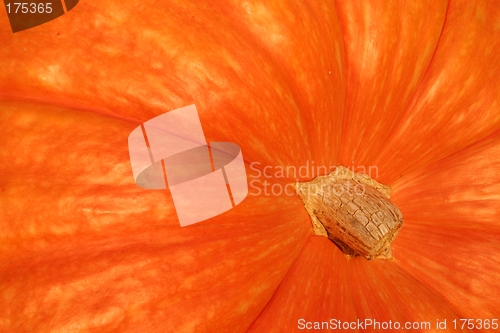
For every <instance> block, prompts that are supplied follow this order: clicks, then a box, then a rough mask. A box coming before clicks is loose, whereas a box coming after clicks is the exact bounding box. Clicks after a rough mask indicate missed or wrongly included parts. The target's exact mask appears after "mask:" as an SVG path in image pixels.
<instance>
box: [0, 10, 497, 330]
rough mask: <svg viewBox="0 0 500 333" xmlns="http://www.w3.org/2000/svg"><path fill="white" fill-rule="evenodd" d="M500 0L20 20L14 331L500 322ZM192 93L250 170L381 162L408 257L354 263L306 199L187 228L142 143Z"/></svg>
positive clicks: (15, 86)
mask: <svg viewBox="0 0 500 333" xmlns="http://www.w3.org/2000/svg"><path fill="white" fill-rule="evenodd" d="M498 7H499V6H498V5H496V3H494V2H487V1H475V2H474V3H472V2H469V1H452V2H449V3H447V2H437V1H426V2H418V4H417V3H415V4H408V3H407V2H403V1H401V2H393V3H390V4H382V2H377V1H371V2H370V1H366V2H363V4H362V6H361V3H360V4H356V3H354V2H347V1H338V2H336V3H333V2H327V1H324V2H318V1H314V2H313V1H311V2H306V1H304V2H299V1H294V2H290V3H285V2H281V1H276V2H273V1H265V2H249V1H245V2H240V1H233V2H219V1H215V2H210V3H208V2H207V3H205V4H199V3H197V4H196V5H195V4H189V3H185V2H180V1H179V2H168V3H167V2H154V1H146V2H141V3H140V4H131V3H130V2H128V3H123V2H117V1H107V2H105V3H99V4H90V3H87V2H81V3H80V4H79V5H78V6H77V7H75V8H74V9H73V10H72V11H71V12H69V13H68V14H66V15H64V16H63V17H60V18H58V19H56V20H54V21H51V22H49V23H47V24H45V25H43V26H40V27H38V28H34V29H30V30H26V31H24V32H20V33H16V34H12V33H10V28H9V26H8V22H7V18H6V16H5V15H3V16H2V15H0V29H1V32H2V33H1V34H0V38H1V44H2V48H1V49H0V64H1V66H2V71H0V93H1V102H0V107H1V113H0V117H1V124H3V125H4V126H3V128H2V132H1V134H0V135H1V136H0V142H1V150H0V160H1V161H2V164H1V166H0V168H1V174H2V179H1V180H0V188H1V192H0V195H1V200H0V205H1V206H0V214H1V215H0V216H1V218H0V223H1V224H2V225H1V230H3V232H2V234H1V235H2V236H1V237H2V240H1V242H0V247H1V252H0V296H1V300H2V301H1V302H0V310H1V311H0V331H9V332H37V331H39V332H46V331H51V332H75V331H82V332H85V331H99V332H101V331H102V332H106V331H116V332H164V331H172V332H245V331H248V330H249V331H255V332H266V331H270V332H276V331H282V332H290V331H295V330H297V321H298V319H300V318H306V319H307V320H308V321H315V320H320V321H324V320H329V319H330V318H332V317H333V318H338V319H340V320H343V321H345V320H356V319H357V318H361V319H363V318H376V319H377V320H380V321H383V320H392V321H400V322H405V321H417V320H418V321H431V322H432V323H434V322H435V320H436V319H441V320H444V319H445V318H446V319H448V322H449V321H450V320H453V319H458V318H494V317H498V316H499V314H500V313H499V310H498V309H500V300H499V299H498V297H497V296H496V295H498V294H499V291H500V290H499V287H498V286H497V285H498V284H497V283H496V282H497V281H498V279H499V278H500V270H499V269H498V267H499V265H498V264H499V261H500V257H499V255H498V251H497V250H498V249H499V248H500V241H499V239H500V237H499V236H500V228H499V226H500V224H499V223H498V220H499V217H500V214H499V210H498V206H499V203H500V202H499V201H500V198H499V197H498V193H499V190H500V187H499V184H500V175H499V173H498V172H497V170H499V168H500V117H499V115H500V110H499V98H500V83H499V80H498V77H499V75H500V66H499V65H498V64H500V59H499V58H500V55H499V54H498V52H495V50H498V48H499V47H500V45H499V44H500V38H499V37H500V36H499V35H500V26H499V25H498V22H500V8H498ZM193 103H195V104H196V105H197V107H198V110H199V113H200V118H201V121H202V124H203V129H204V132H205V135H206V138H207V141H231V142H235V143H237V144H238V145H240V147H241V148H242V151H243V155H244V157H245V161H246V162H247V163H248V166H250V163H252V162H259V163H260V165H261V166H265V165H270V166H295V167H299V166H301V165H306V163H307V162H308V161H314V162H315V164H316V165H326V166H331V165H338V164H343V165H345V166H363V165H364V166H368V165H376V166H377V167H378V170H379V177H378V179H377V180H379V181H381V182H383V183H385V184H389V185H391V186H392V187H393V196H392V198H393V201H394V202H395V203H396V204H397V205H398V207H399V208H400V209H401V211H402V213H403V216H404V218H405V225H404V227H403V229H402V231H401V232H400V234H399V236H398V238H397V239H396V241H395V242H394V243H393V252H394V255H395V258H396V259H395V260H394V261H392V262H373V261H371V262H368V261H365V260H363V259H359V260H358V259H351V260H347V259H346V258H345V257H344V256H343V255H342V253H341V252H340V251H339V250H338V249H337V248H336V247H335V246H334V245H333V244H332V243H330V242H329V241H328V240H327V239H323V238H320V237H315V236H313V235H312V231H311V226H310V222H309V217H308V215H307V213H306V212H305V210H304V208H303V205H302V202H301V200H300V199H299V198H298V197H296V196H285V195H282V196H272V197H270V196H263V195H262V196H248V197H247V198H246V199H245V200H244V201H243V202H242V203H241V204H240V205H238V206H237V207H235V208H234V209H232V210H230V211H228V212H226V213H224V214H222V215H220V216H217V217H214V218H212V219H210V220H207V221H204V222H202V223H198V224H196V225H193V226H191V227H187V228H180V227H179V225H178V221H177V218H176V214H175V210H174V207H173V204H172V200H171V196H170V193H169V191H168V190H167V191H150V190H144V189H141V188H139V187H137V186H136V185H135V184H134V182H133V178H132V173H131V169H130V162H129V155H128V150H127V144H126V143H127V136H128V134H129V133H130V132H131V131H132V130H133V129H134V128H135V127H137V126H138V125H139V124H140V123H142V122H144V121H146V120H148V119H150V118H153V117H154V116H156V115H159V114H162V113H165V112H168V111H169V110H172V109H176V108H179V107H182V106H185V105H188V104H193ZM234 129H238V130H234ZM247 173H248V174H251V170H250V168H249V167H248V168H247ZM299 180H300V181H307V180H310V178H308V179H299ZM275 181H279V182H281V183H283V184H285V183H288V182H292V181H294V179H277V180H275ZM423 244H424V246H422V245H423Z"/></svg>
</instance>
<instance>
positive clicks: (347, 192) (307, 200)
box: [294, 166, 403, 260]
mask: <svg viewBox="0 0 500 333" xmlns="http://www.w3.org/2000/svg"><path fill="white" fill-rule="evenodd" d="M294 187H295V189H296V191H297V194H298V195H299V197H300V198H301V199H302V201H303V202H304V206H305V208H306V211H307V212H308V213H309V215H310V217H311V222H312V225H313V230H314V233H315V234H316V235H318V236H323V237H327V238H329V239H330V240H331V241H332V242H334V243H335V244H336V245H337V247H338V248H339V249H340V250H342V252H343V253H344V254H345V255H346V256H347V257H355V256H362V257H364V258H366V259H368V260H371V259H383V260H390V259H393V255H392V251H391V242H392V241H393V240H394V239H395V238H396V236H397V234H398V232H399V229H401V226H402V225H403V216H402V214H401V211H400V210H399V209H398V207H397V206H396V205H395V204H394V203H393V202H392V201H391V200H390V196H391V188H390V187H389V186H387V185H383V184H380V183H378V182H377V181H375V180H374V179H372V178H370V177H369V176H368V175H366V174H360V173H355V172H353V171H351V170H349V169H347V168H345V167H343V166H338V167H337V168H336V169H335V171H333V172H332V173H331V174H329V175H326V176H319V177H316V178H315V179H314V180H312V181H310V182H305V183H298V182H297V183H296V184H295V185H294Z"/></svg>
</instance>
